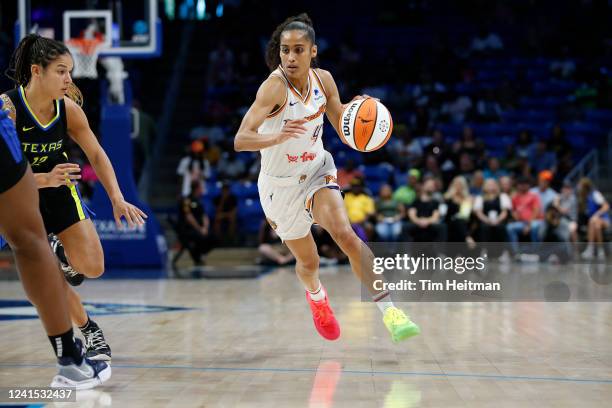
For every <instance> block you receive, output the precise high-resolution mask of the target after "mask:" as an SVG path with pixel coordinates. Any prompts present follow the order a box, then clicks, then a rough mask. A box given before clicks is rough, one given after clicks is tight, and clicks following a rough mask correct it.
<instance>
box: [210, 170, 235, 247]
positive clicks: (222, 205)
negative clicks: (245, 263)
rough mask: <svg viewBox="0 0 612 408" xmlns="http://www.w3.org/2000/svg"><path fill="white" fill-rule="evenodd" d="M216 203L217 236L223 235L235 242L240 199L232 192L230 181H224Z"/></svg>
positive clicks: (225, 238)
mask: <svg viewBox="0 0 612 408" xmlns="http://www.w3.org/2000/svg"><path fill="white" fill-rule="evenodd" d="M214 203H215V229H214V231H215V236H217V237H223V240H224V241H226V242H233V241H234V240H235V238H236V219H237V214H238V200H237V199H236V196H235V195H234V194H233V193H232V190H231V188H230V183H229V182H227V181H225V182H223V185H222V187H221V194H219V196H218V197H216V198H215V201H214Z"/></svg>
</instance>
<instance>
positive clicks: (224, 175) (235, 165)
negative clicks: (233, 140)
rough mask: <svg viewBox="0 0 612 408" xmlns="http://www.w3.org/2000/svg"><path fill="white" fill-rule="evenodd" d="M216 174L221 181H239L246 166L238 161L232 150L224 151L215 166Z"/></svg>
mask: <svg viewBox="0 0 612 408" xmlns="http://www.w3.org/2000/svg"><path fill="white" fill-rule="evenodd" d="M217 172H218V174H219V178H221V179H227V180H239V179H240V178H242V177H243V176H244V175H245V172H246V165H245V163H244V161H242V160H240V158H239V157H238V155H237V154H236V152H235V151H234V149H226V150H225V151H224V152H223V154H222V155H221V160H219V164H218V165H217Z"/></svg>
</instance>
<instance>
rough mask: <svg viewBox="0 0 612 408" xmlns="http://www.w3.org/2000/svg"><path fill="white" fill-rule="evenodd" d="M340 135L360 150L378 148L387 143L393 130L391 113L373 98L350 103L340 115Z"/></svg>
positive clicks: (369, 150) (368, 150)
mask: <svg viewBox="0 0 612 408" xmlns="http://www.w3.org/2000/svg"><path fill="white" fill-rule="evenodd" d="M339 129H340V137H341V138H342V140H343V141H344V143H346V144H347V145H349V146H350V147H352V148H353V149H355V150H359V151H360V152H372V151H374V150H378V149H380V148H381V147H383V146H384V145H385V143H387V141H388V140H389V137H391V132H392V131H393V119H392V118H391V113H390V112H389V110H388V109H387V108H386V106H385V105H383V104H382V103H381V102H379V101H377V100H376V99H373V98H367V99H358V100H356V101H353V102H351V103H349V104H348V105H347V106H346V108H345V109H344V112H342V115H340V123H339Z"/></svg>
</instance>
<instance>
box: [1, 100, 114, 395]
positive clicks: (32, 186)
mask: <svg viewBox="0 0 612 408" xmlns="http://www.w3.org/2000/svg"><path fill="white" fill-rule="evenodd" d="M0 175H2V177H1V178H0V234H2V235H3V236H4V237H6V239H7V240H8V242H9V244H10V245H11V248H13V254H14V255H15V261H16V263H17V270H18V271H19V277H20V278H21V283H22V284H23V288H24V290H25V292H26V294H27V296H28V299H30V301H31V302H32V304H33V305H34V306H35V307H36V310H37V311H38V315H39V316H40V320H41V321H42V324H43V326H44V327H45V331H46V332H47V335H48V337H49V341H51V345H52V346H53V350H54V351H55V355H56V357H57V363H58V368H59V372H58V374H57V375H56V376H55V377H54V378H53V382H52V383H51V386H52V387H75V388H76V389H86V388H93V387H95V386H96V385H98V384H101V383H103V382H104V381H106V380H108V379H109V378H110V376H111V368H110V366H109V365H108V364H106V363H105V362H103V361H89V360H88V359H87V358H84V356H83V349H82V345H81V341H80V340H75V338H74V333H73V331H72V324H71V322H70V314H69V312H68V302H67V299H66V290H65V289H64V287H65V286H67V285H66V282H64V281H63V280H64V279H63V278H62V275H61V272H60V270H59V265H58V263H57V260H56V259H55V257H54V256H53V253H52V252H51V249H50V248H49V244H48V243H47V234H45V229H44V225H43V221H42V218H41V216H40V211H39V208H38V191H37V189H36V182H35V181H34V176H33V175H32V171H31V170H30V168H29V166H28V162H27V161H26V159H25V158H24V157H23V154H22V152H21V148H20V146H19V140H18V139H17V134H16V132H15V127H14V125H13V122H12V121H11V119H9V118H8V116H7V114H6V112H5V111H3V110H2V101H0Z"/></svg>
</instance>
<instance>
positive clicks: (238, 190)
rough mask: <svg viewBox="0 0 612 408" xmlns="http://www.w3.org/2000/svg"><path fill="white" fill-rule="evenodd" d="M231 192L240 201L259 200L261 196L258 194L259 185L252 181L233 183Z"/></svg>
mask: <svg viewBox="0 0 612 408" xmlns="http://www.w3.org/2000/svg"><path fill="white" fill-rule="evenodd" d="M231 191H232V193H233V194H234V195H235V196H236V198H237V199H238V200H244V199H245V198H257V197H258V196H259V193H258V192H257V183H253V182H250V181H246V182H242V181H237V182H234V183H232V187H231Z"/></svg>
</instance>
